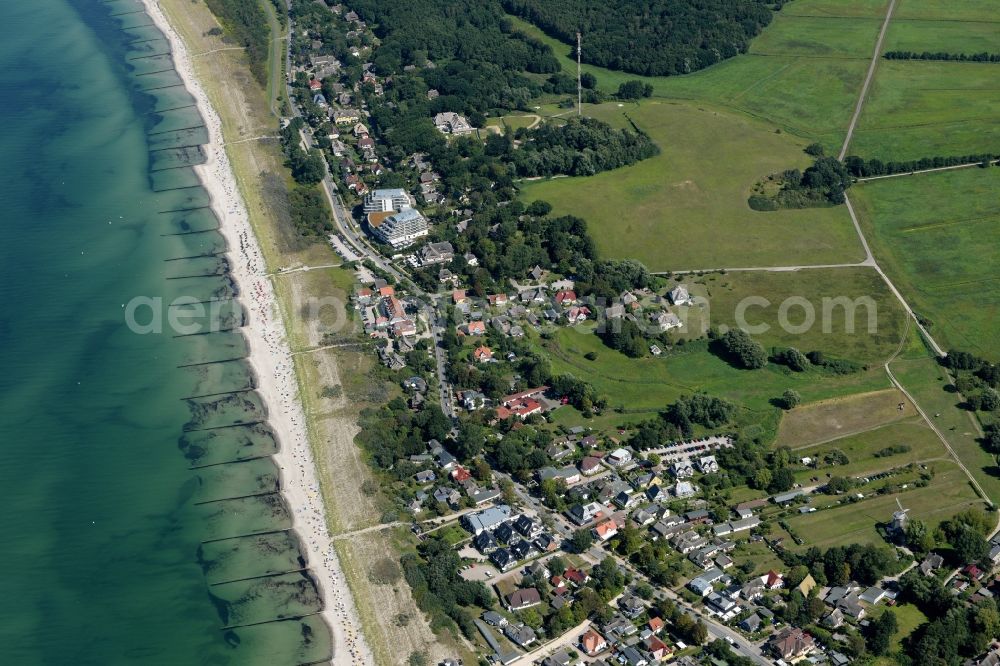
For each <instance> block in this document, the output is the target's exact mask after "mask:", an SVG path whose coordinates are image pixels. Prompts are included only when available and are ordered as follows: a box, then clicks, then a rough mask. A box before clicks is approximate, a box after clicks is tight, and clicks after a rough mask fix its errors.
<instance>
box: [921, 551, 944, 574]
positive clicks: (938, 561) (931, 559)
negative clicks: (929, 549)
mask: <svg viewBox="0 0 1000 666" xmlns="http://www.w3.org/2000/svg"><path fill="white" fill-rule="evenodd" d="M943 564H944V558H943V557H941V556H940V555H938V554H937V553H929V554H928V555H927V557H925V558H924V559H923V561H922V562H921V563H920V573H922V574H923V575H925V576H933V575H934V572H935V571H937V570H938V569H940V568H941V565H943Z"/></svg>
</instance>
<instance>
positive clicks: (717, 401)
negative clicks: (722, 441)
mask: <svg viewBox="0 0 1000 666" xmlns="http://www.w3.org/2000/svg"><path fill="white" fill-rule="evenodd" d="M735 416H736V405H734V404H733V403H731V402H728V401H726V400H723V399H722V398H716V397H715V396H710V395H706V394H704V393H696V394H695V395H692V396H685V397H682V398H680V399H679V400H678V401H677V402H675V403H673V404H671V405H669V406H668V407H667V408H666V409H665V410H663V411H662V412H660V414H659V416H658V417H657V418H655V419H650V420H649V421H644V422H643V423H641V424H639V427H638V429H637V430H636V432H635V434H634V435H632V438H631V439H630V440H629V446H631V447H633V448H634V449H636V450H637V451H645V450H647V449H654V448H659V447H661V446H664V445H665V444H666V443H668V442H673V441H679V440H684V439H689V438H690V437H691V436H692V435H693V434H694V427H695V426H702V427H705V428H720V427H722V426H724V425H726V424H728V423H730V422H732V420H733V419H734V418H735Z"/></svg>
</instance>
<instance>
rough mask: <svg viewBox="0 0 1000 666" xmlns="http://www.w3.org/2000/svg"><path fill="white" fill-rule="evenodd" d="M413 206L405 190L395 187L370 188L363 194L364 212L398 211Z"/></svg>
mask: <svg viewBox="0 0 1000 666" xmlns="http://www.w3.org/2000/svg"><path fill="white" fill-rule="evenodd" d="M407 208H413V201H412V199H410V195H408V194H407V193H406V190H404V189H402V188H399V187H396V188H392V189H378V190H372V191H371V192H369V193H368V194H367V196H365V208H364V210H365V212H366V213H389V212H392V211H395V212H397V213H398V212H399V211H403V210H406V209H407Z"/></svg>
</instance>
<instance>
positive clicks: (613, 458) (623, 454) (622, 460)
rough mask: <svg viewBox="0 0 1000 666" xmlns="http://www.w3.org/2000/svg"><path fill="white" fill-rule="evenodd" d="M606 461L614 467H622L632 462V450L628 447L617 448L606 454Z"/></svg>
mask: <svg viewBox="0 0 1000 666" xmlns="http://www.w3.org/2000/svg"><path fill="white" fill-rule="evenodd" d="M604 461H605V462H606V463H607V464H609V465H611V466H612V467H621V466H622V465H627V464H628V463H630V462H632V452H631V451H629V450H628V449H615V450H614V451H612V452H611V453H609V454H608V455H607V456H605V458H604Z"/></svg>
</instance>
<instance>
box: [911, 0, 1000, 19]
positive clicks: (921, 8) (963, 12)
mask: <svg viewBox="0 0 1000 666" xmlns="http://www.w3.org/2000/svg"><path fill="white" fill-rule="evenodd" d="M897 5H898V6H897V7H896V11H895V13H894V14H893V17H894V19H895V18H900V19H921V20H925V21H927V20H934V19H939V20H946V21H981V20H995V19H996V11H997V5H996V2H994V0H948V1H947V2H941V0H900V2H898V3H897Z"/></svg>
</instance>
